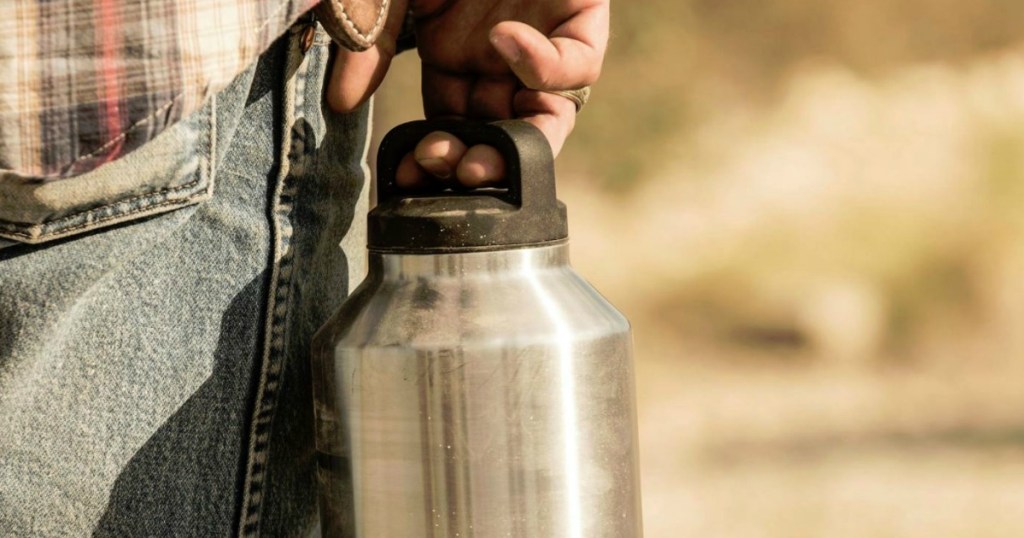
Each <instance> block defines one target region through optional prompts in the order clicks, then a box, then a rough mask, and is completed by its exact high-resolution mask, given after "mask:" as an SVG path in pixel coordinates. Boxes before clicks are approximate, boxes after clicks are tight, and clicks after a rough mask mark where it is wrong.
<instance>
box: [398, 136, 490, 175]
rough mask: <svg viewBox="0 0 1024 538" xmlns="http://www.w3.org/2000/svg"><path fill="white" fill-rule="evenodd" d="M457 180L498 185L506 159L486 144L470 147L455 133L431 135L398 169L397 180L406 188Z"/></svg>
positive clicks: (426, 137) (425, 138)
mask: <svg viewBox="0 0 1024 538" xmlns="http://www.w3.org/2000/svg"><path fill="white" fill-rule="evenodd" d="M431 177H432V178H434V179H433V181H438V180H439V181H440V182H441V183H451V182H453V181H455V180H456V179H457V180H458V182H459V183H461V184H462V185H464V186H466V187H471V188H479V187H487V186H492V185H496V184H498V183H500V182H501V180H502V179H504V177H505V161H504V159H502V157H501V154H500V153H498V150H496V149H494V148H492V147H490V146H484V145H477V146H473V147H471V148H467V147H466V145H465V144H464V143H463V142H462V141H461V140H459V139H458V138H456V137H455V136H454V135H451V134H449V133H443V132H433V133H430V134H428V135H427V136H425V137H424V138H423V140H421V141H420V143H419V144H417V146H416V149H415V150H414V151H413V152H412V153H410V154H408V155H406V156H405V157H404V158H403V159H402V162H401V163H399V165H398V169H397V170H396V171H395V183H397V184H398V186H399V187H403V188H417V187H425V186H427V185H429V184H430V183H431V182H432V181H431V180H430V178H431Z"/></svg>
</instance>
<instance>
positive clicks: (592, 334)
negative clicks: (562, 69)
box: [313, 124, 642, 538]
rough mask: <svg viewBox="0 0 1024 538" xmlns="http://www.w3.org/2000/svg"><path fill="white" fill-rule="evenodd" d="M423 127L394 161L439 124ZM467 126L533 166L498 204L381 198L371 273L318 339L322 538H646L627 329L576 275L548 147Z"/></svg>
mask: <svg viewBox="0 0 1024 538" xmlns="http://www.w3.org/2000/svg"><path fill="white" fill-rule="evenodd" d="M414 125H415V127H412V128H410V127H409V126H405V127H403V128H399V129H400V130H399V131H397V132H398V134H397V135H395V134H394V133H393V134H392V135H389V137H392V136H393V135H394V136H396V137H397V138H398V139H399V142H401V143H393V144H392V145H391V146H387V144H388V140H387V139H385V144H384V146H383V147H382V155H381V161H382V163H383V164H387V163H385V162H384V161H389V160H394V159H395V157H394V155H396V154H397V155H400V154H402V153H403V152H404V151H406V150H407V147H408V141H409V140H418V139H419V138H418V137H421V136H422V134H425V131H424V130H425V129H429V130H432V129H435V128H437V126H436V124H414ZM452 129H453V130H454V132H455V134H456V135H457V136H460V137H463V136H465V137H466V138H468V139H469V140H466V141H467V142H473V141H474V140H475V139H474V136H477V137H480V136H482V137H484V141H486V142H488V143H493V144H495V145H497V146H498V147H499V149H500V150H502V151H503V153H504V154H505V156H506V159H507V160H511V161H517V162H518V163H519V164H521V165H523V166H519V167H515V166H514V167H513V170H512V172H513V173H512V174H511V175H512V176H513V177H512V178H511V179H512V181H513V184H512V187H511V188H510V189H509V191H510V193H499V195H498V196H495V195H491V194H483V195H474V194H459V195H442V196H437V195H434V196H429V197H426V196H425V197H420V198H415V199H414V200H413V201H412V202H409V201H408V199H406V198H405V197H404V196H401V197H400V196H398V195H395V194H393V193H394V191H389V190H388V188H387V187H388V185H387V184H386V183H385V184H384V185H383V187H384V188H382V189H380V192H383V193H384V196H383V197H382V203H381V205H380V206H378V209H377V210H375V212H377V213H378V215H377V216H376V217H375V216H374V215H373V214H371V225H370V270H369V275H368V277H367V279H366V281H365V282H364V283H363V284H362V285H361V286H360V287H359V289H357V290H356V292H355V293H353V295H352V297H351V298H350V299H349V300H348V301H347V302H346V303H345V304H344V305H343V306H342V308H341V310H340V311H339V312H338V313H337V314H336V315H335V316H334V317H333V318H332V319H331V320H330V321H329V322H328V323H327V324H326V325H325V326H324V327H323V328H322V329H321V331H320V332H319V333H318V335H317V337H316V340H315V344H314V356H313V374H314V397H315V411H316V424H317V452H318V474H317V478H318V486H319V492H320V510H321V524H322V528H323V532H324V535H325V536H332V537H333V536H337V537H350V536H358V537H366V538H371V537H373V538H375V537H394V536H410V537H412V536H415V537H419V536H428V537H452V536H462V537H485V538H486V537H505V536H512V537H571V538H582V537H588V538H589V537H639V536H641V534H642V530H641V513H640V492H639V473H638V466H637V441H636V419H635V413H636V410H635V406H634V402H635V397H634V387H633V365H632V354H631V338H630V333H629V325H628V323H627V322H626V320H625V318H624V317H623V316H622V315H621V314H620V313H618V312H617V311H616V310H615V309H614V308H613V307H612V306H611V305H610V304H609V303H608V302H607V301H606V300H605V299H604V298H602V297H601V296H600V294H598V293H597V292H596V291H595V290H594V289H593V288H592V287H591V286H590V285H589V284H588V283H587V282H586V281H584V280H583V279H582V278H581V277H580V276H579V275H578V274H577V273H576V272H575V271H574V270H573V269H572V268H571V266H570V265H569V256H568V244H567V242H566V239H565V212H564V206H561V204H559V203H557V201H556V200H555V199H554V187H553V175H552V173H551V171H550V161H551V157H550V150H547V149H546V142H544V141H543V138H540V139H538V136H540V135H539V134H538V133H536V132H533V131H531V130H530V128H528V127H521V126H520V125H519V124H511V125H510V124H503V125H501V126H500V127H494V126H485V127H484V128H483V129H484V130H483V131H480V132H483V135H481V134H479V132H469V133H466V132H465V131H460V129H462V128H461V127H452ZM502 137H504V138H502ZM504 139H507V140H505V141H506V142H509V143H507V144H505V146H504V147H502V146H501V141H502V140H504ZM389 148H390V150H391V153H388V152H387V150H388V149H389ZM538 161H539V164H537V162H538ZM524 163H525V164H524ZM379 168H380V169H381V170H382V172H381V174H382V179H381V181H382V182H386V181H388V177H389V176H388V174H389V169H388V168H387V167H386V166H385V167H379ZM392 171H393V169H392ZM538 176H541V177H538ZM392 177H393V176H392ZM528 181H536V184H539V185H540V187H539V188H534V187H536V184H534V185H533V186H524V185H523V184H524V183H526V182H528ZM544 183H548V184H547V185H545V184H544ZM531 189H533V190H532V191H531ZM389 192H390V193H392V194H389ZM389 196H394V199H389ZM502 196H510V198H511V201H509V198H502ZM541 197H543V198H544V199H543V200H540V198H541ZM480 198H486V199H483V200H480ZM473 199H476V200H475V201H474V200H473ZM417 204H418V205H417ZM503 204H504V205H503ZM505 205H507V206H508V207H505ZM531 207H536V208H539V209H538V211H536V212H535V213H541V212H543V213H542V214H541V217H543V218H536V217H537V215H528V214H527V215H525V216H523V218H524V219H525V220H522V221H521V222H519V223H518V224H517V223H516V221H515V218H519V217H515V218H511V219H510V220H501V219H498V220H497V221H494V220H489V219H488V218H487V215H488V214H493V213H495V212H496V211H516V210H520V209H522V208H531ZM465 211H469V212H472V213H473V215H472V216H470V217H469V218H460V216H461V217H465V216H466V215H465V213H464V212H465ZM460 212H463V213H460ZM381 213H383V215H381ZM396 215H397V216H396ZM438 215H441V217H438ZM481 215H483V216H481ZM375 218H376V219H377V221H376V222H374V219H375ZM446 218H450V220H445V219H446ZM396 219H397V220H396ZM401 219H405V220H401ZM395 223H397V224H395ZM396 227H397V230H396V229H395V228H396ZM419 227H422V228H424V229H422V230H421V229H420V228H419ZM454 227H459V229H457V230H455V231H452V230H451V229H452V228H454ZM509 227H512V228H517V229H515V230H509V229H507V228H509ZM542 227H543V228H544V229H541V228H542ZM467 228H468V229H467ZM410 236H418V239H413V240H410V239H408V238H409V237H410ZM512 241H514V242H515V244H509V242H512Z"/></svg>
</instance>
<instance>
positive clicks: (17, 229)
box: [0, 95, 217, 244]
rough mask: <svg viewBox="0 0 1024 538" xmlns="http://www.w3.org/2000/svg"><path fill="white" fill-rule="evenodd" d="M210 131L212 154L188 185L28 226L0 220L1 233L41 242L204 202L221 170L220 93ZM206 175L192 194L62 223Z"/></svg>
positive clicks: (202, 161)
mask: <svg viewBox="0 0 1024 538" xmlns="http://www.w3.org/2000/svg"><path fill="white" fill-rule="evenodd" d="M206 135H207V137H208V139H209V140H208V142H207V143H208V145H209V151H210V154H209V156H208V157H207V158H206V159H203V158H201V157H200V164H199V167H198V168H197V169H196V171H195V174H196V178H195V179H193V180H192V181H190V182H188V183H185V184H184V185H177V186H174V187H165V188H163V189H160V190H157V191H152V192H147V193H143V194H138V195H135V196H131V197H129V198H124V199H118V200H112V201H111V202H109V203H107V204H103V205H100V206H96V207H92V208H89V209H84V210H81V211H77V212H75V213H71V214H69V215H65V216H63V217H60V218H58V219H54V220H51V221H47V222H42V223H38V224H33V225H30V226H28V227H27V228H25V227H23V226H18V225H16V224H13V223H10V222H3V221H0V237H7V238H16V240H20V241H21V242H23V243H28V244H36V243H41V242H44V241H48V240H52V239H57V238H60V237H65V236H68V235H73V234H75V233H76V232H79V231H81V230H85V229H89V228H101V227H103V225H105V224H108V223H110V224H114V223H116V222H118V221H122V220H127V219H130V218H131V217H133V216H137V215H139V214H140V213H142V214H146V213H161V212H162V211H159V210H161V209H163V208H167V207H171V206H187V205H191V204H194V203H198V202H201V201H203V200H206V199H209V198H210V197H211V196H212V194H213V186H214V184H215V175H216V170H217V167H216V165H215V164H214V162H215V161H216V159H217V96H216V95H214V96H212V97H211V99H210V120H209V128H208V129H206ZM204 179H205V180H206V182H207V185H206V188H205V189H203V190H202V191H200V192H196V193H193V194H191V195H188V196H186V197H185V198H181V199H172V200H164V201H162V202H157V203H152V204H144V205H142V206H140V207H137V208H135V209H130V210H126V211H121V212H115V213H113V214H110V215H107V216H104V217H99V218H97V219H95V220H88V221H86V222H83V223H81V224H77V225H75V226H72V227H70V228H61V223H65V222H68V221H71V220H75V219H77V218H80V217H82V216H83V215H89V214H91V213H97V212H101V211H103V210H106V209H112V208H114V207H115V206H117V205H122V204H130V203H132V202H135V201H138V200H142V199H145V198H152V197H162V196H174V195H175V194H178V193H182V192H186V191H188V190H190V189H192V188H194V187H196V186H197V185H200V184H201V183H202V182H203V181H204ZM111 221H113V222H111ZM46 228H57V229H56V230H53V231H52V232H43V230H44V229H46ZM23 229H24V230H26V231H22V230H23Z"/></svg>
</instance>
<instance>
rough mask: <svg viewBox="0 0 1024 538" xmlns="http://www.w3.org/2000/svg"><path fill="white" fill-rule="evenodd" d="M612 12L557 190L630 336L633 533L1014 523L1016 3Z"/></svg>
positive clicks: (1019, 146) (1018, 302)
mask: <svg viewBox="0 0 1024 538" xmlns="http://www.w3.org/2000/svg"><path fill="white" fill-rule="evenodd" d="M613 12H614V15H613V17H614V18H613V37H612V44H611V50H610V52H609V56H608V61H607V63H606V66H605V74H604V77H603V79H602V81H601V82H600V83H599V84H598V85H597V86H596V87H595V91H594V97H593V101H592V102H591V104H590V105H588V107H587V108H586V109H585V110H584V112H583V113H582V115H581V116H580V118H579V123H578V127H577V132H576V134H575V135H574V137H573V138H572V139H571V140H570V141H569V143H568V145H567V146H566V149H565V151H564V153H563V155H562V157H561V158H560V160H559V195H560V198H561V199H562V200H564V201H565V202H566V203H567V204H568V206H569V215H570V224H571V231H572V247H573V257H574V264H575V265H576V267H577V268H578V269H579V270H580V271H581V272H582V273H583V274H584V275H585V276H586V277H587V278H588V279H590V280H591V281H592V282H593V283H594V284H595V285H596V286H597V287H598V288H599V289H600V290H602V292H604V293H605V294H606V295H607V296H608V297H609V298H610V299H611V301H612V302H613V303H614V304H615V305H617V306H618V307H620V309H622V310H623V311H624V312H625V313H626V314H627V315H628V316H629V318H630V319H631V320H632V321H633V324H634V327H635V330H636V343H637V353H638V365H637V366H638V371H639V374H638V375H639V378H638V390H639V398H640V430H641V431H640V439H641V445H642V451H643V453H642V467H643V486H644V510H645V523H646V529H647V536H650V537H656V538H661V537H664V538H676V537H684V536H701V537H779V538H783V537H785V538H798V537H805V536H806V537H822V536H828V537H840V538H841V537H875V536H878V537H889V536H891V537H925V536H927V537H972V538H973V537H977V538H982V537H1009V536H1024V361H1022V360H1020V358H1021V356H1022V352H1024V32H1022V31H1021V29H1022V28H1024V2H1008V1H998V0H986V1H975V2H956V1H953V0H862V1H860V2H845V3H841V2H828V1H826V2H822V1H820V0H780V1H777V2H757V1H755V0H732V1H729V2H722V1H718V0H683V1H680V0H650V1H646V2H622V1H619V2H614V3H613ZM416 61H417V59H416V57H415V54H414V53H409V54H406V55H404V56H403V57H402V58H401V59H400V60H399V61H398V62H397V63H396V67H395V69H394V70H393V73H392V76H391V79H390V80H389V81H388V82H387V83H386V85H385V88H384V90H383V91H382V92H381V94H380V96H379V98H378V100H377V109H376V110H377V126H378V133H377V135H378V136H380V135H381V134H382V133H383V131H384V130H386V128H388V127H390V126H392V125H394V124H396V123H398V122H400V121H404V120H407V119H413V118H416V117H417V116H418V115H419V114H420V110H419V108H418V105H417V102H418V101H417V100H415V99H410V95H418V81H417V78H416V77H417V76H418V75H417V73H416V69H415V67H416V65H415V64H416Z"/></svg>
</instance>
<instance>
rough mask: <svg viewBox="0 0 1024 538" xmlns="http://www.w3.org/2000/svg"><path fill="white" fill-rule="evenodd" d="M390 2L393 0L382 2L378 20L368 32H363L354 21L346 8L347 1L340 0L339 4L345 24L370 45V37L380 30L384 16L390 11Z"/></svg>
mask: <svg viewBox="0 0 1024 538" xmlns="http://www.w3.org/2000/svg"><path fill="white" fill-rule="evenodd" d="M332 1H334V0H332ZM390 3H391V0H384V1H383V2H381V3H380V12H378V13H377V21H376V22H374V23H373V28H370V31H369V32H367V33H366V34H363V33H362V32H360V31H359V28H358V27H357V26H356V25H355V23H354V22H352V19H350V18H349V14H348V11H347V10H346V9H345V3H344V2H341V1H339V2H338V4H339V5H340V6H341V21H342V22H343V23H345V26H347V27H348V29H349V30H352V32H353V33H354V34H356V35H357V36H359V37H360V38H362V40H363V41H364V42H365V43H364V44H367V45H369V44H370V38H371V37H373V36H374V35H376V34H377V33H378V32H379V31H380V29H381V26H383V24H384V16H385V15H386V14H387V12H388V4H390Z"/></svg>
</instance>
